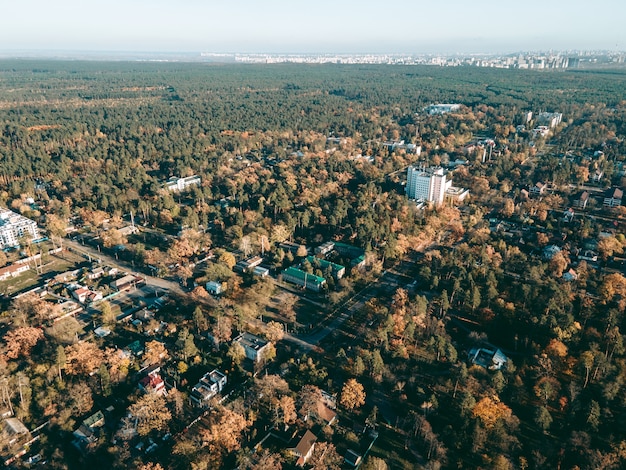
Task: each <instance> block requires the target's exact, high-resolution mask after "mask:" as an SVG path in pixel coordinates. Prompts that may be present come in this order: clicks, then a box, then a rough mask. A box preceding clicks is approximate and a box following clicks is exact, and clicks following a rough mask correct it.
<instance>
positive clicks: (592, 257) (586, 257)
mask: <svg viewBox="0 0 626 470" xmlns="http://www.w3.org/2000/svg"><path fill="white" fill-rule="evenodd" d="M578 259H579V260H581V261H587V262H591V263H596V262H597V261H598V254H597V253H596V252H594V251H592V250H584V251H581V252H580V254H579V255H578Z"/></svg>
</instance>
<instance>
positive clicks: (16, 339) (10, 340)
mask: <svg viewBox="0 0 626 470" xmlns="http://www.w3.org/2000/svg"><path fill="white" fill-rule="evenodd" d="M42 338H43V332H42V331H41V330H40V329H39V328H33V327H30V326H23V327H19V328H15V329H13V330H11V331H9V332H8V333H7V334H5V335H4V338H3V339H4V341H5V343H6V348H7V351H6V356H7V357H8V358H9V359H17V358H18V357H20V356H23V357H25V356H28V355H29V354H30V351H31V350H32V349H33V347H34V346H35V345H36V344H37V343H38V342H39V340H40V339H42Z"/></svg>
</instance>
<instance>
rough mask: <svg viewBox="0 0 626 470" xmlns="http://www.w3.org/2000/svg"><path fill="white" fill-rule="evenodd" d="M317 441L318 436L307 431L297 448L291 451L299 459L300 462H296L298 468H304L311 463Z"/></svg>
mask: <svg viewBox="0 0 626 470" xmlns="http://www.w3.org/2000/svg"><path fill="white" fill-rule="evenodd" d="M316 441H317V436H316V435H315V434H313V433H312V432H311V431H309V430H307V431H306V432H305V433H304V435H303V436H302V438H301V439H300V440H299V441H298V443H297V444H296V446H295V447H293V448H292V449H291V451H292V452H293V453H294V454H295V455H296V456H297V457H298V460H297V461H296V466H297V467H304V466H305V465H306V463H307V462H308V461H309V459H310V458H311V456H312V455H313V451H314V450H315V442H316Z"/></svg>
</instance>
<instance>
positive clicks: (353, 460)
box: [343, 449, 363, 467]
mask: <svg viewBox="0 0 626 470" xmlns="http://www.w3.org/2000/svg"><path fill="white" fill-rule="evenodd" d="M362 460H363V457H361V455H360V454H359V453H358V452H356V451H354V450H352V449H349V450H348V451H347V452H346V455H345V456H344V458H343V461H344V462H345V463H346V464H348V465H349V466H350V467H358V466H359V465H360V464H361V461H362Z"/></svg>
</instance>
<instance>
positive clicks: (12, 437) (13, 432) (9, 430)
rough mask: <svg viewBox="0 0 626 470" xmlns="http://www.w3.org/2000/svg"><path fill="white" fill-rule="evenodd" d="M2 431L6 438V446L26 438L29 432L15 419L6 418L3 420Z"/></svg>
mask: <svg viewBox="0 0 626 470" xmlns="http://www.w3.org/2000/svg"><path fill="white" fill-rule="evenodd" d="M4 431H5V432H6V434H7V436H8V439H9V440H8V444H9V445H13V444H15V443H16V442H17V441H18V440H20V439H21V438H22V437H24V436H28V434H29V431H28V428H27V427H26V426H24V423H22V422H21V421H20V420H19V419H17V418H7V419H5V420H4Z"/></svg>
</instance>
